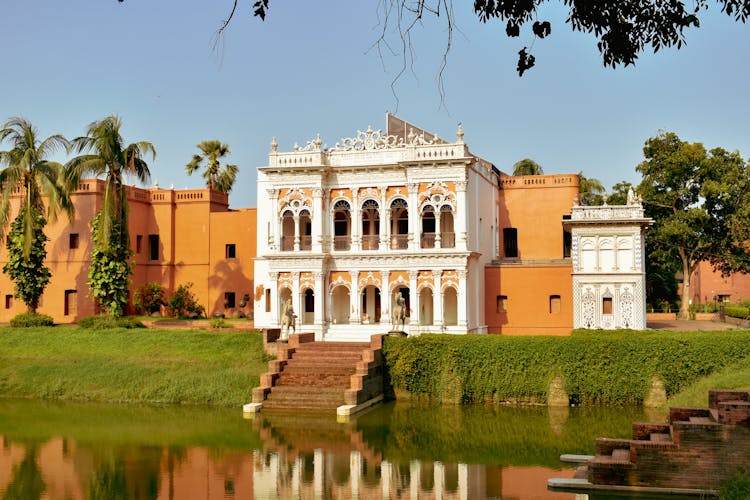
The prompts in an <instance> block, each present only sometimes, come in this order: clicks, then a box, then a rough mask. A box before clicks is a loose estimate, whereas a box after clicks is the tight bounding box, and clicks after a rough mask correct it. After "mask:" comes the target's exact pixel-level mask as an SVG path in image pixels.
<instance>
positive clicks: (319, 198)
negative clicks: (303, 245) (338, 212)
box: [311, 188, 325, 297]
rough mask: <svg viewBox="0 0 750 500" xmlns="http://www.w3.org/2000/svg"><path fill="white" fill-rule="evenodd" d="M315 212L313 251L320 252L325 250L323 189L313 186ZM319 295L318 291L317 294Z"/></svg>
mask: <svg viewBox="0 0 750 500" xmlns="http://www.w3.org/2000/svg"><path fill="white" fill-rule="evenodd" d="M312 193H313V213H312V221H311V222H312V251H313V252H316V253H320V252H322V251H323V249H322V245H323V217H325V214H324V213H323V190H322V189H321V188H313V190H312ZM315 296H316V297H317V293H316V294H315Z"/></svg>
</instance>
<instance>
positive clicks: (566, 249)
mask: <svg viewBox="0 0 750 500" xmlns="http://www.w3.org/2000/svg"><path fill="white" fill-rule="evenodd" d="M572 247H573V235H572V234H570V231H568V230H565V229H563V258H566V257H570V249H571V248H572Z"/></svg>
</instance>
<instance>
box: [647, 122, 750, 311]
mask: <svg viewBox="0 0 750 500" xmlns="http://www.w3.org/2000/svg"><path fill="white" fill-rule="evenodd" d="M643 154H644V157H645V161H643V162H641V163H640V164H639V165H638V166H637V167H636V170H637V171H638V172H640V173H641V174H642V175H643V180H642V182H641V183H640V185H639V186H638V192H639V194H640V195H641V196H642V197H643V201H644V203H645V208H646V213H647V215H649V216H650V217H653V219H654V220H655V223H654V225H653V227H652V228H651V229H650V230H649V232H648V233H647V234H648V237H647V238H648V239H647V243H648V245H649V246H651V247H652V250H651V252H650V255H651V256H652V257H653V258H654V259H657V260H659V261H660V262H662V263H664V264H665V265H667V266H670V265H671V262H674V261H677V262H679V264H680V268H681V271H682V295H681V303H680V313H679V317H680V318H682V319H687V318H689V304H690V277H691V275H692V274H693V271H694V270H695V268H696V267H697V266H698V264H699V263H700V262H701V261H708V262H710V263H711V264H713V266H714V269H716V270H718V271H721V272H722V273H723V274H728V273H730V272H733V271H741V270H748V269H750V259H748V254H747V252H746V244H745V243H746V241H747V240H742V239H738V238H737V235H738V234H739V235H741V234H743V232H742V231H741V230H738V229H737V227H736V226H738V225H740V226H744V227H746V226H747V224H748V219H747V218H746V217H745V214H746V210H747V202H748V199H747V197H748V192H750V180H749V179H750V169H749V168H748V165H746V164H745V162H744V160H743V159H742V157H741V156H740V154H739V152H737V151H735V152H732V153H730V152H727V151H726V150H724V149H722V148H715V149H712V150H710V151H706V149H705V148H704V146H703V145H702V144H700V143H688V142H684V141H682V140H680V138H679V137H678V136H677V135H676V134H675V133H673V132H663V133H660V134H659V135H657V136H656V137H652V138H651V139H649V140H648V141H646V144H645V146H644V148H643Z"/></svg>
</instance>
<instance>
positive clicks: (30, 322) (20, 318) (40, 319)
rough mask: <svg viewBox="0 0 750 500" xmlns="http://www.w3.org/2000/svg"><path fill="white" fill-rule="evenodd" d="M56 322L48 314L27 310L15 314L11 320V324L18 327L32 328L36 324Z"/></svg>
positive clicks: (48, 324)
mask: <svg viewBox="0 0 750 500" xmlns="http://www.w3.org/2000/svg"><path fill="white" fill-rule="evenodd" d="M54 324H55V322H54V321H53V320H52V318H51V317H50V316H47V315H46V314H39V313H32V312H25V313H22V314H17V315H16V316H13V318H11V320H10V326H13V327H16V328H30V327H35V326H52V325H54Z"/></svg>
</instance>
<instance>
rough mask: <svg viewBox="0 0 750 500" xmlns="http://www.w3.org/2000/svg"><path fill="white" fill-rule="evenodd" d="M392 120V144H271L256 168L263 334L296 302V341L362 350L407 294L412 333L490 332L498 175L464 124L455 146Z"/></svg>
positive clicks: (360, 140) (382, 140) (375, 134)
mask: <svg viewBox="0 0 750 500" xmlns="http://www.w3.org/2000/svg"><path fill="white" fill-rule="evenodd" d="M387 119H388V126H389V129H391V128H393V129H395V133H391V132H392V131H390V130H387V131H386V132H385V133H383V132H381V131H380V130H372V129H371V128H370V127H368V129H367V130H366V131H358V132H357V135H356V136H355V137H354V138H347V139H342V140H341V141H340V142H338V143H336V144H335V146H333V147H330V148H328V147H326V146H325V145H324V144H323V141H322V140H321V138H320V137H319V136H318V137H317V138H316V139H314V140H312V141H309V142H307V144H306V145H305V146H303V147H299V146H297V145H295V146H294V148H293V150H292V151H291V152H279V151H278V144H277V143H276V140H275V139H274V141H273V142H272V144H271V152H270V154H269V163H268V166H266V167H260V168H259V169H258V212H257V214H258V249H257V258H256V260H255V288H256V289H255V302H254V303H255V307H254V313H255V325H256V326H257V327H259V328H264V327H277V326H278V325H279V323H280V317H279V316H280V312H281V307H282V304H283V303H284V302H286V301H288V300H291V303H292V306H293V308H294V311H295V313H296V314H297V329H298V330H301V331H314V332H315V333H316V338H318V339H326V340H365V339H368V338H369V335H371V334H373V333H384V332H387V331H388V330H390V327H391V317H390V311H391V308H392V306H393V304H394V303H395V302H394V301H395V297H396V296H397V294H398V293H399V292H400V293H401V294H402V296H403V297H404V298H406V301H407V306H408V311H409V314H408V318H407V320H406V325H405V328H404V329H405V330H406V331H407V332H408V333H410V334H416V333H420V332H446V333H468V332H478V333H481V332H484V331H485V330H486V327H485V324H484V303H483V300H482V298H483V293H484V271H483V269H484V265H485V264H486V263H487V262H489V261H490V260H491V259H492V257H493V255H494V249H495V246H496V245H495V243H493V242H497V229H496V227H497V226H496V214H494V213H493V207H495V197H496V196H497V188H496V186H497V174H498V172H497V171H496V169H494V167H493V166H492V165H491V164H490V163H489V162H487V161H485V160H482V159H481V158H479V157H477V156H475V155H473V154H471V153H470V152H469V149H468V147H467V146H466V144H464V142H463V131H462V130H461V127H460V125H459V129H458V132H457V140H456V141H455V142H452V143H449V142H446V141H443V140H441V139H439V138H437V137H434V136H432V135H430V134H429V133H427V132H425V131H422V130H419V129H416V128H415V127H409V126H408V124H406V123H405V122H402V121H401V120H399V119H397V118H395V117H392V116H390V115H388V117H387ZM407 128H408V130H407Z"/></svg>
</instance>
